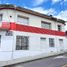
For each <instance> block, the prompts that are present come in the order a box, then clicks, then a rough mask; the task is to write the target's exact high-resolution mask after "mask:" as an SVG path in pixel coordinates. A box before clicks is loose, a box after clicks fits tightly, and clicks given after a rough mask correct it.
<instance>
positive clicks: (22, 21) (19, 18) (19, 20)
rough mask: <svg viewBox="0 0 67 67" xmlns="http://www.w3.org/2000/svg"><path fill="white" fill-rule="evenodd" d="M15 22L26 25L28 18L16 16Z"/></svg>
mask: <svg viewBox="0 0 67 67" xmlns="http://www.w3.org/2000/svg"><path fill="white" fill-rule="evenodd" d="M17 22H18V23H21V24H24V25H28V22H29V19H28V17H23V16H18V17H17Z"/></svg>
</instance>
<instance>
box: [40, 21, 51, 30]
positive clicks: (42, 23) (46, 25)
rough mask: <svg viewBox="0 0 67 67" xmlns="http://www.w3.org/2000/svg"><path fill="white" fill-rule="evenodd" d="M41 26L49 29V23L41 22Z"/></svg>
mask: <svg viewBox="0 0 67 67" xmlns="http://www.w3.org/2000/svg"><path fill="white" fill-rule="evenodd" d="M41 27H42V28H46V29H51V23H46V22H43V21H42V22H41Z"/></svg>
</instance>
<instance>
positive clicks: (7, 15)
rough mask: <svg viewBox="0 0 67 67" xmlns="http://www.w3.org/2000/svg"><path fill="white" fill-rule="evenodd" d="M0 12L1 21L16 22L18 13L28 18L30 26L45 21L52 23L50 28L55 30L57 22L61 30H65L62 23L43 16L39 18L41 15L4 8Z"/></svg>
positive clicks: (39, 25) (38, 25)
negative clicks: (0, 15)
mask: <svg viewBox="0 0 67 67" xmlns="http://www.w3.org/2000/svg"><path fill="white" fill-rule="evenodd" d="M0 14H3V21H5V22H16V23H18V22H17V16H18V15H20V16H24V17H28V18H29V25H30V26H34V27H41V21H45V22H48V23H51V25H52V27H51V29H52V30H57V25H58V24H59V25H62V31H65V30H64V25H63V24H62V23H57V22H55V21H51V20H48V19H45V18H41V17H38V16H34V15H31V14H27V13H24V12H20V11H16V10H9V9H7V10H6V9H4V10H1V11H0ZM10 16H12V17H11V18H10Z"/></svg>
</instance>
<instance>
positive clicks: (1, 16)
mask: <svg viewBox="0 0 67 67" xmlns="http://www.w3.org/2000/svg"><path fill="white" fill-rule="evenodd" d="M2 19H3V15H2V14H0V22H1V21H2Z"/></svg>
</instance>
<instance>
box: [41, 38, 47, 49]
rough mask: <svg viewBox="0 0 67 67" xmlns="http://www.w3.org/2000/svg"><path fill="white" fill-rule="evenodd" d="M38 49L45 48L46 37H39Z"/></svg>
mask: <svg viewBox="0 0 67 67" xmlns="http://www.w3.org/2000/svg"><path fill="white" fill-rule="evenodd" d="M40 40H41V41H40V49H41V50H45V49H46V48H47V45H46V38H41V39H40Z"/></svg>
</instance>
